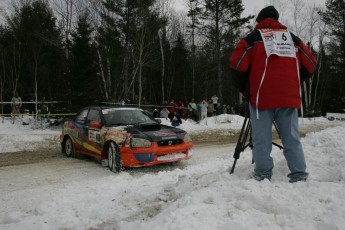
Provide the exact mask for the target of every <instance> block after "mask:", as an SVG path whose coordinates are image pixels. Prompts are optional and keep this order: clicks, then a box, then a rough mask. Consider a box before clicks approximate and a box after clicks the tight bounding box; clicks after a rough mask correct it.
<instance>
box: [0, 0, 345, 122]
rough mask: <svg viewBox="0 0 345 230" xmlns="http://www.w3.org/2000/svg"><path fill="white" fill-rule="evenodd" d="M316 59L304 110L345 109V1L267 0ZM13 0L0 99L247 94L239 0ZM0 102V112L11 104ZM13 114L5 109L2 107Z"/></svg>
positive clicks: (0, 38)
mask: <svg viewBox="0 0 345 230" xmlns="http://www.w3.org/2000/svg"><path fill="white" fill-rule="evenodd" d="M267 2H268V4H273V5H274V6H275V7H276V8H277V9H278V11H279V12H280V21H282V22H283V23H284V24H285V25H287V26H288V27H289V29H290V31H291V32H293V33H294V34H296V35H297V36H299V37H300V38H301V39H302V40H303V41H305V43H306V44H307V45H308V46H309V47H310V49H311V50H312V52H313V54H314V55H315V56H316V57H317V59H318V62H319V64H318V68H317V71H316V72H315V74H314V76H313V77H312V78H311V79H310V80H308V81H306V82H304V83H303V84H302V102H303V108H304V113H305V114H307V115H310V116H314V115H323V114H324V113H326V112H344V109H345V87H344V86H345V74H344V73H345V16H344V15H345V1H344V0H327V1H326V4H325V5H317V4H316V3H315V2H314V1H308V0H303V1H301V0H291V1H283V0H274V1H267ZM185 3H186V7H187V14H183V13H180V12H176V11H175V10H174V7H173V0H20V1H18V0H17V1H16V0H13V1H11V2H10V4H11V6H9V7H7V8H6V10H3V11H1V18H2V20H1V22H0V23H1V24H0V100H1V101H3V102H8V101H10V100H11V98H12V96H13V95H14V93H15V92H18V93H19V95H20V96H21V98H22V100H23V101H29V100H32V99H33V98H35V101H41V100H42V98H45V100H48V101H64V102H70V103H69V105H71V106H70V110H71V111H73V112H77V110H78V109H80V108H81V107H83V106H85V105H90V104H94V103H97V102H120V101H122V100H124V101H126V102H128V103H136V104H138V106H139V107H140V106H142V105H143V104H147V103H149V104H154V105H162V104H165V103H166V102H169V101H170V100H172V99H174V100H175V101H177V102H178V101H184V103H185V104H186V103H188V102H189V101H190V100H191V98H195V99H196V100H197V101H198V100H200V99H205V98H210V97H211V96H212V95H214V94H217V96H218V97H219V98H220V101H221V103H226V104H230V105H234V104H235V103H239V102H240V98H239V94H238V92H237V90H236V89H235V88H234V87H233V86H232V83H231V80H230V77H229V57H230V55H231V53H232V51H233V49H234V47H235V45H236V43H237V42H238V41H239V39H240V38H241V37H243V36H244V35H245V34H247V33H248V32H249V31H251V30H252V29H253V28H254V26H255V23H254V21H255V16H254V15H248V16H244V14H243V11H244V5H243V3H242V1H241V0H185ZM6 108H7V107H6V104H4V103H3V104H1V112H2V113H4V110H6ZM5 112H6V111H5Z"/></svg>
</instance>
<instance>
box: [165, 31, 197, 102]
mask: <svg viewBox="0 0 345 230" xmlns="http://www.w3.org/2000/svg"><path fill="white" fill-rule="evenodd" d="M188 57H189V51H188V50H187V48H186V42H185V40H184V38H183V35H182V34H181V33H179V34H178V35H177V39H176V42H175V45H174V47H173V48H172V49H171V65H170V72H171V74H170V75H171V78H172V90H173V92H172V94H171V97H170V98H171V99H175V101H176V102H178V101H186V102H187V101H189V100H190V98H189V96H190V95H191V94H190V93H191V87H192V82H191V78H190V72H191V70H190V65H189V60H188Z"/></svg>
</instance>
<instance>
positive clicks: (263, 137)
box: [230, 6, 317, 182]
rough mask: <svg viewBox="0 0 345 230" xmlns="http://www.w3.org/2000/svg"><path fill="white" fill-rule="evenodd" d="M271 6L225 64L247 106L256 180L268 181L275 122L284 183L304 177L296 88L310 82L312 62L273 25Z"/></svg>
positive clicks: (275, 22) (275, 17) (284, 30)
mask: <svg viewBox="0 0 345 230" xmlns="http://www.w3.org/2000/svg"><path fill="white" fill-rule="evenodd" d="M278 18H279V13H278V11H277V10H276V9H275V8H274V7H273V6H268V7H266V8H264V9H262V10H261V11H260V13H259V14H258V16H257V18H256V21H257V25H256V27H255V30H254V31H252V32H251V33H250V34H248V35H247V36H246V37H245V38H243V39H241V40H240V42H239V43H238V44H237V46H236V49H235V50H234V52H233V54H232V55H231V58H230V68H231V78H232V80H233V82H234V85H235V86H236V87H237V88H238V89H239V91H240V92H242V93H243V94H244V95H245V96H246V98H247V99H248V100H249V110H250V119H251V125H252V140H253V158H254V161H255V169H254V173H253V177H254V178H255V179H256V180H259V181H260V180H263V179H269V180H270V179H271V177H272V170H273V159H272V157H271V151H272V123H273V121H275V122H276V124H277V126H278V129H279V131H280V134H281V138H282V143H283V146H284V156H285V158H286V160H287V164H288V167H289V169H290V174H288V177H289V178H290V180H289V181H290V182H297V181H305V180H306V179H307V177H308V173H307V172H306V163H305V159H304V153H303V148H302V145H301V142H300V139H299V131H298V111H297V110H298V108H300V107H301V85H300V82H301V81H303V80H305V79H307V78H309V77H311V75H312V74H313V72H314V71H315V69H316V65H317V62H316V59H315V57H314V56H313V55H312V54H311V52H310V50H309V49H308V47H307V46H306V45H305V44H304V43H303V42H302V41H301V39H299V38H298V37H296V36H295V35H294V34H292V33H290V32H289V31H288V29H287V27H286V26H284V25H282V24H281V23H280V22H279V21H278Z"/></svg>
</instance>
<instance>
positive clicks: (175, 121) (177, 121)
mask: <svg viewBox="0 0 345 230" xmlns="http://www.w3.org/2000/svg"><path fill="white" fill-rule="evenodd" d="M181 124H182V120H181V117H180V116H179V115H178V114H177V112H175V114H174V117H173V119H172V120H171V125H172V126H174V127H177V126H179V125H181Z"/></svg>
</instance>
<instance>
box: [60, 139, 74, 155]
mask: <svg viewBox="0 0 345 230" xmlns="http://www.w3.org/2000/svg"><path fill="white" fill-rule="evenodd" d="M63 147H64V153H65V154H66V156H67V157H74V148H73V142H72V140H71V138H70V137H67V138H66V140H65V143H64V146H63Z"/></svg>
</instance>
